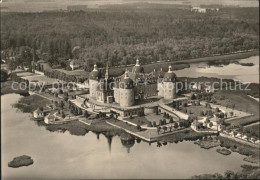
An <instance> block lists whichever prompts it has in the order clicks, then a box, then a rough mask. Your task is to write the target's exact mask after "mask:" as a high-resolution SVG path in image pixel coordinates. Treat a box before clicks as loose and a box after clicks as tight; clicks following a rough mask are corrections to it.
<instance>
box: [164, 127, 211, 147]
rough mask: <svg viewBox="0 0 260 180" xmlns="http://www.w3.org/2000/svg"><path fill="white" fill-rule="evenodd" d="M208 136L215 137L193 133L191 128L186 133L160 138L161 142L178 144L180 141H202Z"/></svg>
mask: <svg viewBox="0 0 260 180" xmlns="http://www.w3.org/2000/svg"><path fill="white" fill-rule="evenodd" d="M208 135H213V133H198V132H195V131H193V130H192V129H191V128H189V129H187V130H186V131H183V132H179V133H175V134H172V135H168V136H163V137H161V138H159V140H160V141H165V142H170V143H172V142H175V143H176V142H178V141H183V140H197V139H201V138H202V137H204V136H208Z"/></svg>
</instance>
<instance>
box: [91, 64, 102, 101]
mask: <svg viewBox="0 0 260 180" xmlns="http://www.w3.org/2000/svg"><path fill="white" fill-rule="evenodd" d="M100 77H101V74H100V72H99V70H98V69H97V65H96V64H95V65H94V69H93V71H92V72H91V73H90V75H89V95H90V97H96V89H97V87H98V82H99V80H100Z"/></svg>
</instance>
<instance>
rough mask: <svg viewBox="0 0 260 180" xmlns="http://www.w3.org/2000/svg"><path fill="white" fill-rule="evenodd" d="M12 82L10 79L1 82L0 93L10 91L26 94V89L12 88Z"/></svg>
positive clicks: (8, 92)
mask: <svg viewBox="0 0 260 180" xmlns="http://www.w3.org/2000/svg"><path fill="white" fill-rule="evenodd" d="M12 83H13V81H11V80H8V81H5V82H1V95H4V94H11V93H16V94H25V95H28V91H27V90H19V89H18V90H15V89H13V88H12Z"/></svg>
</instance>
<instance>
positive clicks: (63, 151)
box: [1, 94, 246, 180]
mask: <svg viewBox="0 0 260 180" xmlns="http://www.w3.org/2000/svg"><path fill="white" fill-rule="evenodd" d="M20 97H21V96H19V95H17V94H16V95H15V94H9V95H4V96H2V98H1V103H2V109H1V111H2V113H1V118H2V122H1V123H2V126H1V127H2V129H1V130H2V131H1V133H2V136H1V138H2V175H3V179H34V180H35V179H39V178H40V177H44V178H46V179H72V178H73V179H75V178H77V179H83V178H84V179H86V178H90V179H92V178H149V179H152V178H190V177H191V176H192V175H197V174H202V173H215V172H219V173H224V172H225V171H226V170H228V169H229V170H233V171H239V170H240V169H241V168H240V165H242V164H246V162H244V161H243V158H244V157H245V156H242V155H240V154H238V153H232V154H231V155H229V156H223V155H221V154H218V153H217V152H216V148H214V149H210V150H205V149H202V148H200V147H199V146H197V145H195V144H193V142H190V141H186V142H179V143H177V144H175V143H172V144H170V143H168V144H167V145H166V146H162V147H157V144H156V143H153V144H151V145H149V144H148V143H146V142H141V143H137V142H135V144H134V145H133V146H132V147H125V146H123V145H122V143H121V140H120V138H119V137H117V136H115V137H113V138H112V142H111V139H109V138H106V137H105V136H104V135H100V138H99V139H97V135H96V134H94V133H92V132H89V133H88V134H86V135H85V136H74V135H70V134H69V133H68V132H65V133H58V132H49V131H47V130H46V129H45V127H43V126H38V125H37V124H36V123H35V122H34V121H32V120H30V114H28V113H22V112H20V111H19V110H17V109H15V108H13V107H12V104H14V103H15V102H17V101H18V100H19V98H20ZM24 154H25V155H29V156H31V157H32V158H33V160H34V164H33V165H31V166H28V167H21V168H17V169H14V168H9V167H8V166H7V164H8V162H9V161H11V160H12V159H13V157H16V156H20V155H24Z"/></svg>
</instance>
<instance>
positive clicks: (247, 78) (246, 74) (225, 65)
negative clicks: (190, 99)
mask: <svg viewBox="0 0 260 180" xmlns="http://www.w3.org/2000/svg"><path fill="white" fill-rule="evenodd" d="M240 63H253V64H254V65H253V66H242V65H241V64H240ZM175 73H176V75H177V76H179V77H202V76H204V77H216V78H222V79H234V80H241V81H242V82H252V83H259V56H252V57H250V58H246V59H241V60H234V61H211V62H201V63H192V64H190V68H185V69H182V70H176V71H175Z"/></svg>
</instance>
